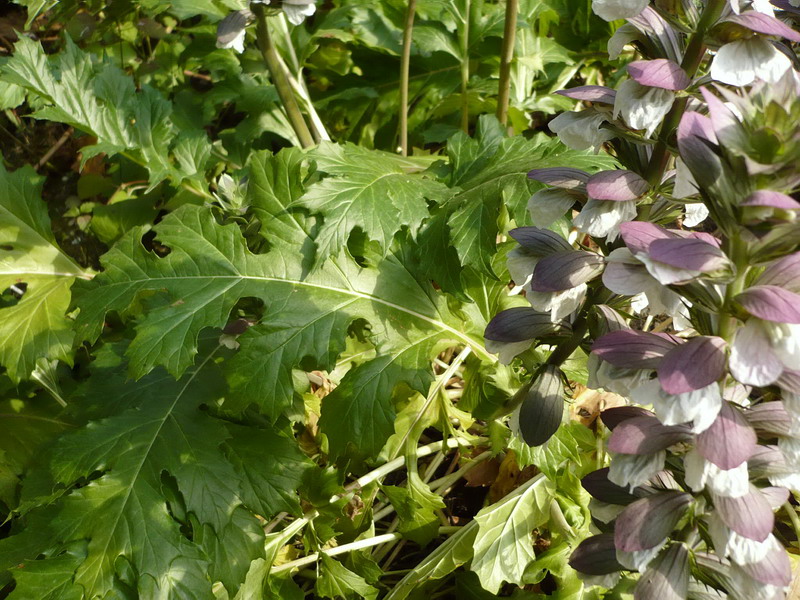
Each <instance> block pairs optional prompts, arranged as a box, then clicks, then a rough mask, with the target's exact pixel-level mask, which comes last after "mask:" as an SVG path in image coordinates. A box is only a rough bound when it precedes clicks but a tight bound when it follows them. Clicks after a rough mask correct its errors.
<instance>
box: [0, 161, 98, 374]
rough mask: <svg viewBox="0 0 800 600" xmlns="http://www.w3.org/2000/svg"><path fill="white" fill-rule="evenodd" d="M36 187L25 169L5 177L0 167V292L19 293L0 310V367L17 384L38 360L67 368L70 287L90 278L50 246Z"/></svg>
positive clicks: (52, 240)
mask: <svg viewBox="0 0 800 600" xmlns="http://www.w3.org/2000/svg"><path fill="white" fill-rule="evenodd" d="M42 181H43V179H42V178H41V177H39V176H38V175H36V173H35V172H34V170H33V169H32V168H31V167H29V166H26V167H23V168H21V169H17V170H16V171H13V172H11V173H9V172H7V171H6V170H5V169H4V168H3V166H2V165H0V291H2V290H4V289H6V288H8V287H10V286H16V287H17V288H18V289H22V288H23V287H24V288H25V293H24V294H23V296H22V298H21V299H20V300H19V302H18V303H17V304H15V305H12V306H7V307H4V308H0V365H2V366H4V367H5V368H6V370H7V371H8V374H9V376H10V377H11V378H12V379H14V380H17V381H18V380H19V379H23V378H27V377H28V376H29V375H30V374H31V372H32V371H33V370H34V368H35V367H36V361H37V360H38V359H41V358H49V359H61V360H64V361H67V362H71V349H72V337H73V334H72V329H71V323H70V321H69V320H68V319H67V318H66V316H65V313H66V312H67V308H68V306H69V302H70V287H71V286H72V282H73V281H74V280H75V278H76V277H84V278H89V277H90V275H89V274H88V273H86V272H84V271H83V269H81V268H80V267H79V266H78V265H76V264H75V262H74V261H73V260H72V259H71V258H70V257H68V256H67V255H66V254H64V252H63V251H62V250H61V249H60V248H59V247H58V245H57V244H56V241H55V238H54V237H53V233H52V230H51V227H50V218H49V217H48V215H47V207H46V206H45V204H44V202H42V200H41V185H42ZM20 284H25V286H26V287H25V286H22V287H21V286H20Z"/></svg>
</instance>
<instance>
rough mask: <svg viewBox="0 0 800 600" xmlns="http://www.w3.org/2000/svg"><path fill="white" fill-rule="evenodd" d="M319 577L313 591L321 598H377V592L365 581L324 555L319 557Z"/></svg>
mask: <svg viewBox="0 0 800 600" xmlns="http://www.w3.org/2000/svg"><path fill="white" fill-rule="evenodd" d="M320 558H321V561H320V576H319V578H318V579H317V583H316V585H315V586H314V591H315V592H316V593H317V594H319V595H320V596H321V597H322V598H333V599H339V598H344V599H346V600H349V599H351V598H366V599H367V600H372V599H374V598H377V596H378V590H377V589H376V588H374V587H372V586H371V585H370V584H368V583H367V580H366V579H364V578H363V577H361V576H360V575H357V574H356V573H353V572H352V571H351V570H349V569H348V568H347V567H345V566H344V565H343V564H342V563H340V562H339V561H337V560H334V559H332V558H331V557H330V556H327V555H325V554H321V555H320Z"/></svg>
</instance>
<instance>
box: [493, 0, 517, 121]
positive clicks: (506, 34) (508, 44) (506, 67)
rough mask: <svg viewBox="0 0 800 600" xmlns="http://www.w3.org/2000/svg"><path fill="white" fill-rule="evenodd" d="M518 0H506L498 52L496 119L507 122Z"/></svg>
mask: <svg viewBox="0 0 800 600" xmlns="http://www.w3.org/2000/svg"><path fill="white" fill-rule="evenodd" d="M517 12H519V0H506V22H505V30H504V31H503V50H502V52H501V54H500V88H499V91H498V94H497V120H498V121H500V123H502V124H503V125H505V124H506V123H507V122H508V97H509V94H510V92H511V59H512V58H514V41H515V38H516V34H517Z"/></svg>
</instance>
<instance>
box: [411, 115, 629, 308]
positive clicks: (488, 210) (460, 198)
mask: <svg viewBox="0 0 800 600" xmlns="http://www.w3.org/2000/svg"><path fill="white" fill-rule="evenodd" d="M447 153H448V156H449V158H450V165H449V169H448V170H447V171H446V172H445V173H442V174H441V175H440V176H441V178H442V179H443V180H444V181H446V182H447V184H448V185H450V186H451V187H453V188H455V189H456V193H455V194H454V195H453V196H452V197H450V198H448V199H447V200H446V201H445V202H444V204H443V206H442V207H441V209H440V212H439V213H437V214H436V216H435V217H434V218H433V219H431V220H430V221H429V222H428V223H427V224H426V225H425V226H424V227H423V229H422V231H421V232H420V234H419V243H420V247H421V248H423V249H424V253H423V254H422V265H423V268H425V269H426V272H428V273H429V274H431V276H432V277H434V279H436V281H437V283H439V284H440V285H442V286H443V288H444V289H445V290H447V291H449V292H454V293H458V292H459V289H460V288H458V287H456V283H455V277H456V276H455V275H454V274H453V273H454V272H456V271H457V268H456V266H455V264H456V263H455V261H454V259H453V251H455V254H456V255H457V256H458V261H459V263H460V265H461V266H470V267H472V268H474V269H475V270H476V271H477V272H479V273H481V274H483V275H485V276H488V277H492V278H497V275H496V273H495V268H494V267H493V265H492V260H493V258H494V256H495V255H496V253H497V236H498V234H500V233H502V232H501V231H500V226H501V224H502V222H503V221H504V220H505V219H506V217H505V215H504V212H505V211H507V212H508V217H510V218H512V219H514V221H515V222H516V223H517V224H518V225H523V224H526V223H528V222H529V220H530V218H529V217H528V214H527V202H528V199H529V198H530V196H531V194H532V193H533V191H534V190H535V189H537V187H539V186H540V184H537V183H535V182H533V181H530V180H529V179H528V172H529V171H530V170H531V169H539V168H544V167H557V166H564V165H569V166H570V167H575V168H578V169H584V170H586V171H590V172H593V171H596V170H600V169H606V168H611V166H612V165H613V164H614V161H613V159H612V158H611V157H609V156H606V155H594V154H590V153H586V152H576V151H574V150H568V149H566V148H565V147H564V146H563V145H561V144H560V143H559V142H558V140H553V139H551V138H548V137H547V136H545V135H544V134H538V135H536V136H534V137H532V138H530V139H526V138H523V137H521V136H515V137H505V132H504V131H503V129H502V128H500V127H499V124H498V123H497V120H496V119H495V118H494V117H492V116H482V117H481V118H480V119H479V121H478V126H477V129H476V133H475V137H474V138H468V137H467V136H466V135H465V134H464V133H462V132H460V133H457V134H455V135H454V136H453V137H452V138H450V140H448V145H447ZM445 222H446V224H445ZM442 261H446V264H447V267H446V268H447V270H448V273H443V270H444V269H445V267H444V266H443V262H442ZM462 285H463V284H462Z"/></svg>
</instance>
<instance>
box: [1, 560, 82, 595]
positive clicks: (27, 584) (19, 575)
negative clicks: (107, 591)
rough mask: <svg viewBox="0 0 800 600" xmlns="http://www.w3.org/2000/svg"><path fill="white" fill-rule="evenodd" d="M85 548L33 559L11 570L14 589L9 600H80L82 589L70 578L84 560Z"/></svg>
mask: <svg viewBox="0 0 800 600" xmlns="http://www.w3.org/2000/svg"><path fill="white" fill-rule="evenodd" d="M85 557H86V556H85V549H84V550H83V552H82V551H81V549H78V548H76V549H73V550H72V552H69V553H67V554H63V555H60V556H56V557H54V558H47V559H45V560H35V561H32V562H29V563H26V564H24V565H23V566H22V567H21V568H17V569H14V570H13V573H14V580H15V581H16V587H15V588H14V591H13V592H11V594H10V595H9V596H8V599H9V600H30V599H31V598H36V600H82V599H83V598H84V595H83V588H81V586H80V585H78V584H77V583H75V582H74V581H73V580H72V579H73V576H74V574H75V570H76V569H77V568H78V566H79V565H80V564H81V562H82V561H83V560H84V559H85Z"/></svg>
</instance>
